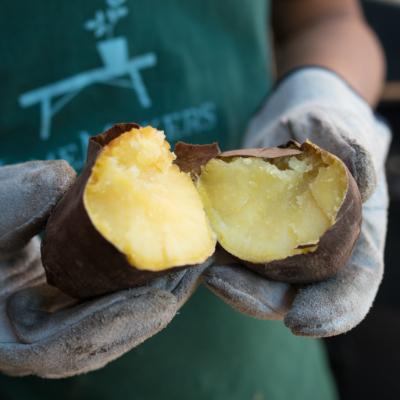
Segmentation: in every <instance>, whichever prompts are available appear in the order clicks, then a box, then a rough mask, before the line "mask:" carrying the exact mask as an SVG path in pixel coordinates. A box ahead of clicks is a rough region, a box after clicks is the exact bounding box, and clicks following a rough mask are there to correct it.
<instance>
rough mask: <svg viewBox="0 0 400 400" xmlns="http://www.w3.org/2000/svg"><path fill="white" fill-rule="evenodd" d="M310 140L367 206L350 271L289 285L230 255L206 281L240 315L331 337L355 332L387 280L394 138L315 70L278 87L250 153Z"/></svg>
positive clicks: (255, 125)
mask: <svg viewBox="0 0 400 400" xmlns="http://www.w3.org/2000/svg"><path fill="white" fill-rule="evenodd" d="M306 139H310V140H311V141H312V142H314V143H316V144H317V145H318V146H320V147H322V148H324V149H326V150H328V151H330V152H332V153H333V154H335V155H337V156H338V157H340V158H341V159H342V160H343V161H344V162H345V164H346V165H347V167H348V168H349V170H350V171H351V173H352V174H353V176H354V178H355V180H356V182H357V184H358V187H359V190H360V193H361V196H362V199H363V202H364V204H363V222H362V228H361V235H360V237H359V239H358V241H357V244H356V246H355V249H354V251H353V254H352V256H351V258H350V259H349V261H348V263H347V264H346V266H345V267H344V268H343V269H342V270H340V271H339V272H338V274H337V275H336V276H334V277H332V278H330V279H328V280H326V281H322V282H318V283H313V284H308V285H289V284H285V283H282V282H275V281H271V280H268V279H266V278H264V277H261V276H259V275H257V274H256V273H254V272H251V271H249V270H246V269H245V267H244V266H243V265H240V264H238V261H234V260H233V259H232V258H230V257H229V256H228V255H226V254H224V255H222V256H219V259H217V260H216V262H215V265H214V266H213V267H211V268H210V269H208V270H207V271H206V273H205V274H204V277H203V279H204V282H205V284H206V285H207V286H208V287H209V288H210V289H211V290H212V291H213V292H214V293H216V294H217V295H218V296H219V297H221V298H222V299H223V300H224V301H226V302H227V303H228V304H230V305H231V306H233V307H234V308H235V309H237V310H239V311H242V312H244V313H246V314H248V315H251V316H254V317H257V318H262V319H283V321H284V323H285V325H286V326H287V327H288V328H290V329H291V331H292V332H293V333H294V334H296V335H304V336H314V337H327V336H333V335H338V334H341V333H344V332H346V331H348V330H350V329H352V328H353V327H354V326H356V325H357V324H358V323H359V322H360V321H361V320H362V319H363V318H364V317H365V315H366V314H367V313H368V310H369V309H370V307H371V305H372V303H373V300H374V298H375V296H376V293H377V290H378V287H379V284H380V282H381V279H382V274H383V251H384V243H385V234H386V223H387V208H388V194H387V187H386V178H385V172H384V161H385V158H386V155H387V152H388V147H389V143H390V132H389V129H388V127H387V126H386V125H385V124H384V123H383V122H382V121H380V120H378V119H377V118H376V117H375V116H374V114H373V112H372V111H371V109H370V107H369V106H368V104H367V103H366V102H365V101H364V100H363V99H362V98H361V97H359V96H358V94H356V93H355V92H354V91H353V90H352V89H351V88H350V87H349V86H347V84H346V83H345V82H344V81H343V80H342V79H341V78H339V77H338V76H337V75H335V74H334V73H333V72H330V71H328V70H325V69H322V68H311V67H309V68H304V69H300V70H298V71H296V72H293V73H292V74H291V75H289V76H288V77H286V79H284V80H283V81H282V82H281V83H280V84H279V85H278V87H277V88H276V90H275V91H274V92H273V94H272V95H271V97H270V98H269V99H268V100H267V102H266V104H265V105H264V107H263V108H262V109H261V110H260V111H259V112H258V113H257V114H256V116H255V117H254V118H253V119H252V121H251V122H250V124H249V126H248V129H247V133H246V136H245V143H244V147H271V146H276V145H280V144H282V143H285V142H287V141H289V140H295V141H297V142H300V143H302V142H304V141H305V140H306ZM266 240H267V239H266ZM332 251H335V249H332Z"/></svg>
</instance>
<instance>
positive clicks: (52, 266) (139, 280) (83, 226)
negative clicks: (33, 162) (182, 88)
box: [41, 123, 181, 299]
mask: <svg viewBox="0 0 400 400" xmlns="http://www.w3.org/2000/svg"><path fill="white" fill-rule="evenodd" d="M133 128H139V125H137V124H134V123H124V124H117V125H114V126H113V127H112V128H110V129H109V130H108V131H106V132H104V133H102V134H101V135H98V136H94V137H92V138H91V139H90V141H89V147H88V157H87V161H86V165H85V167H84V169H83V171H82V173H81V174H80V175H79V176H78V178H77V179H76V181H75V183H74V184H73V185H72V187H71V188H70V189H69V190H68V191H67V192H66V193H65V195H64V196H63V197H62V198H61V200H60V201H59V202H58V203H57V205H56V207H55V209H54V210H53V212H52V214H51V215H50V218H49V219H48V221H47V224H46V229H45V236H44V239H43V241H42V245H41V253H42V262H43V267H44V269H45V272H46V278H47V282H48V283H49V284H50V285H53V286H56V287H57V288H59V289H60V290H61V291H63V292H64V293H66V294H68V295H70V296H72V297H75V298H78V299H85V298H91V297H95V296H99V295H103V294H107V293H111V292H114V291H117V290H122V289H128V288H132V287H135V286H140V285H143V284H145V283H147V282H149V281H150V280H152V279H154V278H156V277H160V276H164V275H167V274H170V273H171V272H173V271H175V270H178V269H180V268H181V267H174V268H170V269H166V270H163V271H159V272H153V271H144V270H139V269H136V268H134V267H133V266H132V265H130V264H129V263H128V261H127V259H126V257H125V255H124V254H122V253H121V252H120V251H119V250H118V249H117V248H116V247H114V246H113V245H112V244H111V243H110V242H108V241H107V240H106V239H105V238H104V237H103V236H102V235H101V234H100V233H99V232H98V231H97V230H96V228H95V227H94V225H93V224H92V222H91V220H90V217H89V215H88V213H87V211H86V209H85V206H84V204H83V195H84V191H85V187H86V183H87V181H88V179H89V177H90V175H91V173H92V168H93V166H94V164H95V161H96V159H97V157H98V155H99V154H100V152H101V151H102V149H103V148H104V146H106V145H107V144H108V143H109V142H110V141H112V140H113V139H115V138H116V137H118V136H119V135H121V134H122V133H124V132H127V131H129V130H131V129H133Z"/></svg>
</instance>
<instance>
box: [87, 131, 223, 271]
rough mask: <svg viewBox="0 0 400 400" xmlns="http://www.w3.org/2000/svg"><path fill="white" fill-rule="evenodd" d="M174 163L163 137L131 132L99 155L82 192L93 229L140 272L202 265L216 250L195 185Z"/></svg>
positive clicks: (172, 155)
mask: <svg viewBox="0 0 400 400" xmlns="http://www.w3.org/2000/svg"><path fill="white" fill-rule="evenodd" d="M174 158H175V156H174V154H173V153H171V151H170V146H169V144H168V143H167V142H166V140H165V136H164V134H163V133H162V132H160V131H157V130H156V129H154V128H152V127H145V128H140V129H132V130H131V131H129V132H126V133H124V134H122V135H121V136H119V137H118V138H116V139H114V140H113V141H111V142H110V143H109V144H108V145H107V146H106V147H105V148H104V149H103V151H102V152H101V154H100V155H99V157H98V158H97V160H96V163H95V165H94V167H93V170H92V173H91V176H90V178H89V180H88V182H87V185H86V188H85V192H84V205H85V208H86V211H87V212H88V215H89V217H90V219H91V221H92V223H93V225H94V226H95V228H96V229H97V230H98V231H99V232H100V233H101V234H102V235H103V237H105V238H106V239H107V240H108V241H109V242H110V243H112V244H113V245H114V246H115V247H116V248H117V249H118V250H119V251H121V252H122V253H123V254H125V255H126V257H127V259H128V261H129V263H130V264H131V265H132V266H134V267H136V268H138V269H143V270H149V271H161V270H165V269H168V268H172V267H177V266H187V265H191V264H197V263H201V262H203V261H205V260H206V259H207V258H208V257H209V256H210V255H211V254H212V253H213V252H214V249H215V243H216V239H215V234H214V233H213V232H212V231H211V228H210V224H209V222H208V220H207V217H206V214H205V212H204V209H203V205H202V203H201V200H200V197H199V194H198V192H197V190H196V188H195V185H194V183H193V182H192V180H191V178H190V176H189V175H188V174H186V173H183V172H181V171H180V170H179V168H178V167H177V166H176V165H174V164H173V160H174Z"/></svg>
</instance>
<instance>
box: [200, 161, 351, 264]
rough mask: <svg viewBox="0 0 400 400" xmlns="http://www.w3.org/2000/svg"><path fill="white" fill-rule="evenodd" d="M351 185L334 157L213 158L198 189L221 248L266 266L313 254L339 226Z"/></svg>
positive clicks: (206, 166)
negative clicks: (271, 262)
mask: <svg viewBox="0 0 400 400" xmlns="http://www.w3.org/2000/svg"><path fill="white" fill-rule="evenodd" d="M347 182H348V181H347V174H346V170H345V167H344V165H343V164H342V163H341V162H340V161H339V160H338V159H337V158H336V157H334V156H331V157H328V158H327V157H325V159H324V158H323V157H321V156H320V155H316V154H311V155H310V154H309V155H304V154H302V155H299V156H292V157H284V158H280V159H275V160H270V161H266V160H264V159H261V158H254V157H249V158H244V157H233V158H230V159H213V160H211V161H209V162H208V163H207V164H206V165H205V166H204V167H203V168H202V172H201V175H200V178H199V180H198V181H197V187H198V191H199V193H200V196H201V198H202V201H203V204H204V207H205V210H206V213H207V215H208V218H209V220H210V222H211V226H212V228H213V230H214V232H216V234H217V239H218V242H219V243H220V244H221V246H222V247H224V248H225V249H226V250H227V251H228V252H229V253H231V254H233V255H235V256H236V257H238V258H240V259H242V260H246V261H250V262H253V263H265V262H268V261H272V260H279V259H283V258H286V257H289V256H292V255H296V254H303V253H307V252H312V251H315V250H316V249H317V246H318V241H319V239H320V237H321V236H322V235H323V234H324V233H325V232H326V231H327V230H328V229H329V228H330V227H331V226H332V225H333V224H334V223H335V220H336V215H337V212H338V210H339V209H340V206H341V204H342V203H343V200H344V198H345V195H346V191H347V185H348V183H347ZM307 245H308V246H307ZM302 246H303V248H302Z"/></svg>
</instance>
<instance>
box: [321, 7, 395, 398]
mask: <svg viewBox="0 0 400 400" xmlns="http://www.w3.org/2000/svg"><path fill="white" fill-rule="evenodd" d="M363 8H364V13H365V17H366V19H367V20H368V22H369V24H370V25H371V27H372V28H373V29H374V30H375V32H376V33H377V35H378V36H379V38H380V40H381V42H382V44H383V46H384V49H385V53H386V58H387V63H388V65H387V67H388V70H387V81H388V82H387V85H386V87H385V90H384V93H383V95H382V101H381V103H380V104H379V106H378V113H379V114H381V115H382V116H383V117H384V118H385V119H386V120H387V122H388V123H389V125H390V126H391V128H392V132H393V142H392V145H391V149H390V153H389V157H388V162H387V173H388V182H389V191H390V209H389V228H388V236H387V242H386V250H385V275H384V279H383V282H382V286H381V288H380V291H379V293H378V296H377V298H376V301H375V304H374V306H373V308H372V310H371V311H370V313H369V314H368V316H367V318H366V319H365V320H364V321H363V322H362V323H361V324H360V325H359V326H358V327H357V328H355V329H354V330H352V331H351V332H349V333H348V334H345V335H341V336H338V337H334V338H329V339H326V340H325V344H326V345H327V349H328V354H329V358H330V362H331V366H332V369H333V371H334V374H335V377H336V380H337V384H338V390H339V393H340V399H341V400H348V399H349V400H350V399H351V400H359V399H360V400H361V399H362V400H369V399H371V400H372V399H374V400H376V399H379V400H385V399H396V400H397V399H400V346H399V344H400V266H399V264H400V1H398V2H397V4H395V2H394V1H393V2H382V1H364V2H363Z"/></svg>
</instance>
